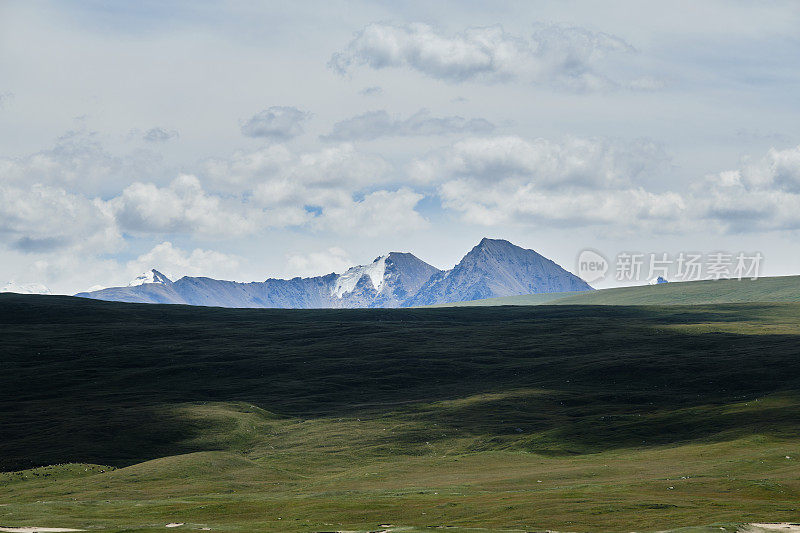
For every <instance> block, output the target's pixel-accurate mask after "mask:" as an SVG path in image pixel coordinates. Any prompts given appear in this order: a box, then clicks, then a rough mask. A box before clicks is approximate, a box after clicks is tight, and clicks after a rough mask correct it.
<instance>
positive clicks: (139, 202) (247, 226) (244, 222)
mask: <svg viewBox="0 0 800 533" xmlns="http://www.w3.org/2000/svg"><path fill="white" fill-rule="evenodd" d="M106 206H107V209H108V211H109V212H110V213H111V214H113V216H114V217H115V219H116V220H117V223H118V224H119V227H120V228H122V229H123V230H125V231H128V232H136V233H192V234H199V235H205V236H215V237H224V236H231V235H243V234H248V233H252V232H253V231H255V230H256V229H257V228H258V226H259V215H260V213H259V211H258V210H256V209H252V208H248V206H246V205H242V204H241V202H239V201H237V200H236V199H225V198H222V197H220V196H215V195H212V194H208V193H207V192H206V191H205V190H203V187H202V186H201V184H200V181H199V180H198V179H197V177H195V176H192V175H188V174H184V175H181V176H179V177H177V178H175V180H173V181H172V183H170V185H169V186H168V187H158V186H156V185H154V184H152V183H140V182H137V183H133V184H131V185H129V186H128V187H126V188H125V190H123V191H122V194H120V195H119V196H117V197H115V198H112V199H111V200H109V201H108V202H107V203H106Z"/></svg>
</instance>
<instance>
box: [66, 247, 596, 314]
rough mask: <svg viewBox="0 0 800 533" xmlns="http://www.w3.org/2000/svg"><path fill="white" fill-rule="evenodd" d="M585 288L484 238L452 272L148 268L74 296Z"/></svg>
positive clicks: (460, 294) (504, 292) (319, 303)
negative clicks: (241, 276)
mask: <svg viewBox="0 0 800 533" xmlns="http://www.w3.org/2000/svg"><path fill="white" fill-rule="evenodd" d="M583 290H591V287H590V286H589V285H588V284H586V282H584V281H583V280H581V279H580V278H578V277H577V276H574V275H573V274H570V273H569V272H567V271H566V270H564V269H563V268H561V267H560V266H558V265H557V264H555V263H553V262H552V261H550V260H549V259H547V258H545V257H542V256H541V255H539V254H538V253H536V252H534V251H533V250H525V249H523V248H520V247H518V246H515V245H513V244H511V243H510V242H508V241H502V240H492V239H483V240H482V241H481V242H480V243H479V244H478V245H477V246H476V247H475V248H473V249H472V251H470V252H469V253H468V254H467V255H466V256H465V257H464V258H463V259H462V260H461V261H460V262H459V263H458V265H456V266H455V267H454V268H453V269H451V270H446V271H443V270H439V269H437V268H435V267H433V266H431V265H429V264H428V263H426V262H424V261H422V260H421V259H419V258H417V257H415V256H414V255H412V254H409V253H400V252H391V253H389V254H386V255H382V256H380V257H377V258H376V259H375V260H374V261H372V262H371V263H369V264H366V265H358V266H354V267H351V268H349V269H347V270H346V271H345V272H343V273H341V274H335V273H332V274H327V275H324V276H316V277H311V278H292V279H267V280H265V281H261V282H252V283H238V282H234V281H223V280H216V279H212V278H205V277H189V276H186V277H183V278H181V279H179V280H177V281H171V280H170V279H169V278H167V277H166V276H164V275H163V274H161V273H160V272H158V271H157V270H151V271H150V272H147V273H145V274H142V275H141V276H139V277H137V278H136V279H135V280H134V281H133V282H131V284H130V285H129V286H127V287H115V288H109V289H103V290H100V291H95V292H86V293H80V294H78V295H77V296H82V297H86V298H95V299H100V300H113V301H122V302H139V303H178V304H189V305H207V306H220V307H269V308H305V309H307V308H357V307H408V306H412V305H428V304H434V303H443V302H454V301H467V300H474V299H478V298H491V297H496V296H510V295H516V294H531V293H536V292H565V291H583Z"/></svg>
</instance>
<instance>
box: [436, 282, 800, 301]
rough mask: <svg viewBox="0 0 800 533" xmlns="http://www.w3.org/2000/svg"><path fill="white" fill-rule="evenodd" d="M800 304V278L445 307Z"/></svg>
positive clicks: (522, 298)
mask: <svg viewBox="0 0 800 533" xmlns="http://www.w3.org/2000/svg"><path fill="white" fill-rule="evenodd" d="M759 302H764V303H780V302H800V276H780V277H768V278H759V279H757V280H750V279H743V280H718V281H690V282H684V283H663V284H658V285H642V286H638V287H621V288H616V289H600V290H596V291H591V292H581V293H577V294H576V293H568V294H565V293H560V294H525V295H519V296H510V297H505V298H486V299H482V300H476V301H472V302H456V303H451V304H442V306H446V307H461V306H498V305H707V304H731V303H759Z"/></svg>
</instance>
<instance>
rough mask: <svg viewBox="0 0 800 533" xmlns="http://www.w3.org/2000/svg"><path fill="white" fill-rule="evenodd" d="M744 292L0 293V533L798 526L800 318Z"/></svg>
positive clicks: (799, 312) (794, 306) (791, 308)
mask: <svg viewBox="0 0 800 533" xmlns="http://www.w3.org/2000/svg"><path fill="white" fill-rule="evenodd" d="M775 279H780V278H775ZM795 280H796V278H795ZM759 281H761V280H759ZM725 283H728V282H725ZM753 283H758V282H753ZM772 283H775V282H772ZM794 283H795V284H796V283H797V282H796V281H795V282H794ZM675 285H678V284H675ZM681 285H683V284H681ZM685 285H689V284H685ZM720 285H722V282H720V283H719V284H718V285H717V287H719V286H720ZM662 287H670V288H669V289H666V290H672V291H674V290H675V289H672V288H671V287H672V285H666V286H659V287H652V288H649V289H651V290H660V289H661V288H662ZM754 287H755V286H748V287H743V288H744V289H746V290H748V291H754V294H756V297H755V298H754V297H752V296H748V299H749V302H750V303H709V304H705V305H656V304H653V303H651V304H650V305H633V304H634V303H636V302H629V303H630V304H631V305H627V306H623V305H590V304H596V303H602V302H586V303H585V304H583V305H537V306H532V305H519V306H484V307H459V308H456V307H444V308H426V309H387V310H381V309H376V310H264V309H260V310H255V309H249V310H245V309H218V308H202V307H186V306H166V305H138V304H120V303H111V302H101V301H92V300H83V299H77V298H70V297H56V296H19V295H10V294H3V295H0V343H1V344H0V527H12V526H41V527H64V528H78V529H86V530H92V531H126V532H133V531H142V532H143V531H165V530H175V531H181V530H204V529H206V528H207V529H208V530H211V531H229V532H234V531H235V532H254V531H276V532H278V531H279V532H323V531H326V532H330V531H357V532H367V531H398V532H400V531H407V532H423V531H440V530H441V531H453V532H459V533H460V532H473V531H490V532H501V531H503V532H508V531H515V532H523V531H545V530H558V531H575V532H583V531H615V532H630V531H667V530H680V531H687V532H689V531H696V532H700V531H703V532H710V531H717V532H718V531H731V532H733V531H737V528H739V527H741V526H740V525H741V524H745V523H751V522H784V521H788V522H797V521H798V520H800V402H799V400H800V303H791V302H762V303H753V302H754V301H758V297H757V296H758V294H757V293H758V291H757V290H756V288H754ZM773 289H774V290H773ZM726 290H727V289H726ZM764 290H765V291H766V292H769V293H770V294H772V293H775V292H778V289H777V288H775V287H772V288H769V287H767V288H765V289H764ZM781 290H783V289H781ZM785 290H791V289H790V288H789V289H785ZM762 294H763V293H762ZM591 296H593V295H585V296H584V295H577V296H575V298H581V297H591ZM671 297H673V298H674V297H675V295H672V296H671ZM686 298H688V297H684V300H686ZM773 299H777V297H773ZM639 303H645V302H639ZM667 303H686V302H685V301H682V302H672V301H671V300H670V301H669V302H667ZM167 524H182V525H180V526H176V527H175V528H174V529H165V526H166V525H167Z"/></svg>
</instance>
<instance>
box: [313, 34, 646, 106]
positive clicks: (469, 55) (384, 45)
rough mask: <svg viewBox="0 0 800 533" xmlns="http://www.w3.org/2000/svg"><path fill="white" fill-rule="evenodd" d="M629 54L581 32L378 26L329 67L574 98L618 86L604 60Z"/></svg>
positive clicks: (614, 41)
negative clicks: (410, 73) (402, 71)
mask: <svg viewBox="0 0 800 533" xmlns="http://www.w3.org/2000/svg"><path fill="white" fill-rule="evenodd" d="M634 51H635V50H634V48H633V47H632V46H631V45H629V44H628V43H626V42H625V41H624V40H622V39H621V38H619V37H616V36H614V35H610V34H607V33H602V32H594V31H590V30H587V29H584V28H579V27H565V26H556V25H545V24H539V25H537V26H536V27H535V30H534V32H533V34H532V35H531V36H530V37H522V36H518V35H513V34H510V33H508V32H506V31H505V30H503V28H502V27H500V26H490V27H474V28H468V29H467V30H465V31H463V32H461V33H458V34H455V35H445V34H443V33H442V32H440V31H439V30H437V29H436V28H434V27H432V26H429V25H427V24H421V23H413V24H405V25H393V24H385V23H376V24H370V25H368V26H366V27H365V28H364V29H362V30H361V31H359V32H358V33H356V34H355V36H354V37H353V39H352V40H351V41H350V42H349V43H348V44H347V46H346V47H345V48H344V50H342V51H340V52H337V53H335V54H333V56H332V57H331V59H330V61H329V63H328V64H329V66H330V68H332V69H333V70H335V71H336V72H338V73H340V74H346V73H349V72H351V71H352V70H353V69H354V68H355V67H358V66H368V67H370V68H373V69H383V68H389V67H402V68H408V69H411V70H415V71H417V72H419V73H421V74H423V75H426V76H428V77H431V78H435V79H440V80H444V81H448V82H452V83H459V82H465V81H484V82H501V81H509V80H520V81H524V82H529V83H534V84H538V85H555V86H560V87H567V88H569V89H572V90H579V91H580V90H593V89H603V88H609V87H614V86H616V85H618V82H617V81H615V80H613V79H611V77H610V74H608V73H604V72H603V66H604V64H603V60H604V58H605V57H606V56H607V55H609V54H628V53H632V52H634Z"/></svg>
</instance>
